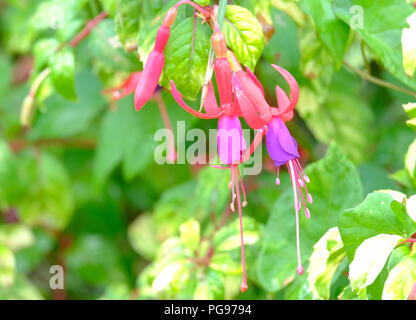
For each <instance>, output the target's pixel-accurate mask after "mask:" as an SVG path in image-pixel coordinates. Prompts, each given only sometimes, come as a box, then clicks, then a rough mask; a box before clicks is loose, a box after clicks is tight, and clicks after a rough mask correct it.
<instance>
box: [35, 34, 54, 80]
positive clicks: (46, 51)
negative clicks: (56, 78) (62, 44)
mask: <svg viewBox="0 0 416 320" xmlns="http://www.w3.org/2000/svg"><path fill="white" fill-rule="evenodd" d="M58 47H59V41H58V40H56V39H55V38H46V39H40V40H38V41H37V42H36V43H35V45H34V47H33V55H34V58H35V69H36V70H38V71H39V72H40V71H41V70H42V68H44V67H45V66H47V65H49V64H50V63H49V61H50V60H51V59H53V57H54V55H55V53H56V51H57V50H58Z"/></svg>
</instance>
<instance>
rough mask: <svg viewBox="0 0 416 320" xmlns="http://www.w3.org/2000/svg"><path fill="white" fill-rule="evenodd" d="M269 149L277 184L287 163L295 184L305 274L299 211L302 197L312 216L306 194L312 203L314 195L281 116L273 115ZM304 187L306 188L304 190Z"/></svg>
mask: <svg viewBox="0 0 416 320" xmlns="http://www.w3.org/2000/svg"><path fill="white" fill-rule="evenodd" d="M266 146H267V151H268V153H269V155H270V157H271V158H272V160H273V161H274V163H275V165H276V167H277V178H276V184H277V185H279V184H280V180H279V168H280V166H282V165H284V164H286V166H287V169H288V171H289V175H290V180H291V182H292V186H293V197H294V206H295V215H296V247H297V259H298V267H297V271H298V273H299V274H300V275H302V274H303V266H302V260H301V256H300V242H299V211H300V210H301V207H302V205H301V202H300V199H302V202H303V206H304V210H305V215H306V217H307V218H310V217H311V215H310V211H309V209H308V207H307V204H306V202H305V196H304V195H306V199H307V201H308V202H309V203H312V196H311V195H310V194H309V193H308V188H307V186H306V185H307V184H308V183H309V178H308V176H307V175H306V174H305V172H304V171H303V169H302V166H301V164H300V162H299V153H298V146H297V143H296V141H295V139H294V138H293V137H292V136H291V134H290V133H289V130H288V129H287V127H286V125H285V123H284V122H283V120H282V119H280V118H279V117H273V120H272V122H271V123H270V124H269V126H268V131H267V133H266ZM302 189H304V190H302Z"/></svg>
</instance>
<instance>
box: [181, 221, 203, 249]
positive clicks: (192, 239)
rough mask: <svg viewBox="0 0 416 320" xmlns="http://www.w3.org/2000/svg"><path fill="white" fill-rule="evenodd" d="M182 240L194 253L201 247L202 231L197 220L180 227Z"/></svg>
mask: <svg viewBox="0 0 416 320" xmlns="http://www.w3.org/2000/svg"><path fill="white" fill-rule="evenodd" d="M179 230H180V233H181V239H182V241H183V243H184V244H185V246H186V247H187V248H189V249H190V250H192V251H194V250H196V249H197V248H198V246H199V240H200V230H199V223H198V221H195V220H193V219H192V220H189V221H187V222H185V223H184V224H182V225H181V226H180V227H179Z"/></svg>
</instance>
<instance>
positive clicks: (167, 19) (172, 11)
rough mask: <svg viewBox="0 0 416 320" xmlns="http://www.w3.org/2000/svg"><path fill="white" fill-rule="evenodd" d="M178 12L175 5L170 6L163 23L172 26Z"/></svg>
mask: <svg viewBox="0 0 416 320" xmlns="http://www.w3.org/2000/svg"><path fill="white" fill-rule="evenodd" d="M177 14H178V10H177V9H176V8H175V7H172V8H170V9H169V11H168V12H167V13H166V15H165V18H164V19H163V24H164V25H165V26H167V27H169V28H170V27H171V26H172V25H173V23H174V22H175V19H176V15H177Z"/></svg>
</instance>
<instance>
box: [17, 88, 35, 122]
mask: <svg viewBox="0 0 416 320" xmlns="http://www.w3.org/2000/svg"><path fill="white" fill-rule="evenodd" d="M35 110H36V105H35V99H34V97H33V96H32V95H28V96H27V97H26V98H25V100H24V101H23V105H22V110H21V111H20V123H21V124H22V126H25V127H30V126H31V125H32V121H33V116H34V115H35Z"/></svg>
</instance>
